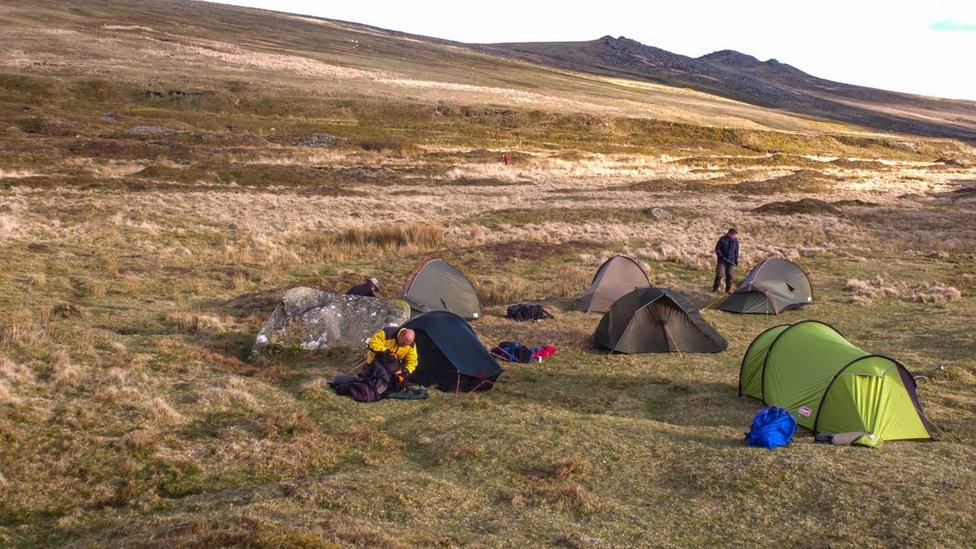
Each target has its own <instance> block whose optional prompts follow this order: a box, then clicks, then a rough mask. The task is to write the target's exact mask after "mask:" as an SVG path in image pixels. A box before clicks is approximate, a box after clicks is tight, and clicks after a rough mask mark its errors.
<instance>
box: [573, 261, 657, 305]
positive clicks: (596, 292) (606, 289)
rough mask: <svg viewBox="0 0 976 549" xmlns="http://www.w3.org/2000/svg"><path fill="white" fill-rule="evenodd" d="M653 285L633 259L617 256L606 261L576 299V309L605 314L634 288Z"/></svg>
mask: <svg viewBox="0 0 976 549" xmlns="http://www.w3.org/2000/svg"><path fill="white" fill-rule="evenodd" d="M650 285H651V280H650V279H649V278H648V277H647V273H645V272H644V269H641V267H640V265H638V264H637V262H636V261H634V260H633V259H631V258H629V257H626V256H622V255H615V256H613V257H611V258H610V259H608V260H606V261H605V262H604V263H603V265H600V268H599V269H597V271H596V274H595V275H593V281H592V282H590V287H589V288H587V290H586V292H585V293H583V295H581V296H580V297H578V298H577V299H576V308H577V309H579V310H581V311H586V312H588V313H605V312H607V311H609V310H610V306H611V305H613V302H614V301H617V300H618V299H620V298H621V297H623V296H624V295H626V294H627V293H629V292H631V291H633V290H634V288H643V287H647V286H650Z"/></svg>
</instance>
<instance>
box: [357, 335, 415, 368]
mask: <svg viewBox="0 0 976 549" xmlns="http://www.w3.org/2000/svg"><path fill="white" fill-rule="evenodd" d="M416 339H417V334H415V333H414V331H413V330H411V329H409V328H399V327H397V326H388V327H386V328H383V329H381V330H379V331H377V332H376V333H375V334H373V337H371V338H369V343H368V344H367V347H368V348H369V350H368V351H367V353H366V363H367V364H372V363H373V362H374V361H375V360H376V359H377V358H381V359H384V360H385V361H387V362H392V361H393V360H396V361H398V362H399V363H400V364H401V365H403V369H404V370H406V371H407V374H412V373H413V371H414V370H416V369H417V345H416V344H415V341H416ZM404 381H405V380H404Z"/></svg>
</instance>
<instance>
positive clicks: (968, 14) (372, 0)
mask: <svg viewBox="0 0 976 549" xmlns="http://www.w3.org/2000/svg"><path fill="white" fill-rule="evenodd" d="M220 3H224V4H234V5H239V6H250V7H257V8H264V9H270V10H275V11H285V12H290V13H299V14H305V15H314V16H317V17H325V18H329V19H339V20H343V21H353V22H357V23H365V24H369V25H374V26H377V27H382V28H386V29H391V30H398V31H404V32H410V33H414V34H421V35H425V36H433V37H437V38H446V39H450V40H457V41H461V42H477V43H485V42H542V41H564V40H592V39H595V38H599V37H601V36H605V35H612V36H626V37H628V38H632V39H634V40H637V41H640V42H643V43H645V44H649V45H652V46H657V47H660V48H664V49H666V50H670V51H673V52H675V53H681V54H685V55H691V56H695V57H697V56H700V55H704V54H706V53H710V52H713V51H717V50H723V49H733V50H738V51H740V52H743V53H748V54H750V55H753V56H756V57H758V58H760V59H762V60H766V59H769V58H775V59H778V60H779V61H781V62H783V63H789V64H790V65H793V66H795V67H797V68H799V69H801V70H803V71H806V72H808V73H810V74H813V75H815V76H820V77H823V78H828V79H830V80H836V81H839V82H845V83H850V84H860V85H865V86H871V87H876V88H883V89H888V90H895V91H903V92H909V93H917V94H923V95H934V96H940V97H950V98H960V99H972V100H976V0H913V1H909V0H887V1H883V0H843V1H841V0H819V1H813V0H792V1H791V0H777V1H773V0H740V1H735V0H679V1H675V0H670V1H668V2H660V1H653V0H644V1H629V2H627V1H622V0H588V1H587V2H576V1H572V0H567V1H562V2H559V1H549V0H542V1H533V2H530V1H528V0H489V1H481V2H477V3H475V2H471V1H468V2H432V1H426V0H412V1H409V2H408V1H403V0H344V1H342V2H336V1H334V0H318V1H316V0H276V1H272V0H220Z"/></svg>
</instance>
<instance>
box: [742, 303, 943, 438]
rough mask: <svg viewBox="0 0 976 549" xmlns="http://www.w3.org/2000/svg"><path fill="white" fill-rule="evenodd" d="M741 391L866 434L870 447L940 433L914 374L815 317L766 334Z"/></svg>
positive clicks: (753, 351)
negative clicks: (929, 417) (934, 427)
mask: <svg viewBox="0 0 976 549" xmlns="http://www.w3.org/2000/svg"><path fill="white" fill-rule="evenodd" d="M739 395H740V396H741V395H747V396H751V397H755V398H758V399H759V400H761V401H762V402H763V403H764V404H766V405H767V406H779V407H782V408H786V409H787V410H789V411H790V412H792V413H793V414H794V415H795V417H796V418H797V423H798V424H800V425H801V426H803V427H806V428H808V429H810V430H812V431H814V432H815V433H829V434H835V435H836V434H841V433H845V434H852V433H854V434H861V436H860V437H858V438H857V440H856V442H855V444H861V445H864V446H874V447H878V446H881V445H882V444H883V443H884V442H885V441H887V440H925V439H931V438H933V436H932V425H931V423H929V421H928V420H927V419H926V418H925V414H924V413H923V411H922V405H921V403H920V402H919V400H918V393H917V388H916V385H915V379H914V378H913V377H912V375H911V373H909V371H908V370H907V369H906V368H905V367H904V366H903V365H902V364H900V363H899V362H898V361H896V360H894V359H891V358H888V357H886V356H882V355H875V354H871V353H869V352H867V351H865V350H863V349H860V348H858V347H857V346H855V345H854V344H852V343H851V342H849V341H847V339H845V338H844V336H842V335H841V334H840V332H838V331H837V330H835V329H834V328H832V327H831V326H829V325H827V324H824V323H822V322H818V321H815V320H807V321H804V322H799V323H797V324H793V325H783V326H776V327H774V328H770V329H769V330H766V331H765V332H763V333H761V334H759V336H758V337H756V339H755V340H754V341H753V342H752V344H750V345H749V348H748V349H747V350H746V354H745V356H744V357H743V359H742V366H741V368H740V371H739Z"/></svg>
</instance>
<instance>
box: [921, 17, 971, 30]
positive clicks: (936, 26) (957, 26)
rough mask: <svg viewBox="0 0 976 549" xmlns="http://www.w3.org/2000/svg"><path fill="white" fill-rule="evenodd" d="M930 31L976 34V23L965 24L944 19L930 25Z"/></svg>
mask: <svg viewBox="0 0 976 549" xmlns="http://www.w3.org/2000/svg"><path fill="white" fill-rule="evenodd" d="M929 30H934V31H961V32H976V23H963V22H962V21H956V20H954V19H943V20H941V21H935V22H934V23H932V24H931V25H929Z"/></svg>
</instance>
